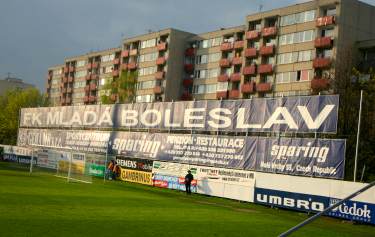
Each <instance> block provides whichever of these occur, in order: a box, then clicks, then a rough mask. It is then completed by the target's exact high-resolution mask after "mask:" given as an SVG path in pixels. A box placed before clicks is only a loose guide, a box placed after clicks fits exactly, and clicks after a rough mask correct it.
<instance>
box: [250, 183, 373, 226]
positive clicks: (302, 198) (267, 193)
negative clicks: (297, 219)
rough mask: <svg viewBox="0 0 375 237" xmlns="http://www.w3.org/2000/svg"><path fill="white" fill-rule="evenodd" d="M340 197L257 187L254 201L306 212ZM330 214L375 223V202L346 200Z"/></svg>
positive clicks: (331, 202) (319, 207)
mask: <svg viewBox="0 0 375 237" xmlns="http://www.w3.org/2000/svg"><path fill="white" fill-rule="evenodd" d="M338 200H339V199H336V198H330V197H324V196H317V195H311V194H302V193H292V192H285V191H278V190H271V189H263V188H255V190H254V202H255V203H258V204H263V205H268V206H275V207H281V208H286V209H293V210H297V211H304V212H320V211H323V210H324V209H325V208H327V207H329V206H330V205H333V204H334V203H336V202H337V201H338ZM327 215H328V216H332V217H337V218H342V219H347V220H353V221H358V222H364V223H370V224H375V204H372V203H363V202H357V201H346V202H345V203H343V204H342V205H340V206H339V207H337V208H335V209H333V210H332V211H330V212H329V213H328V214H327Z"/></svg>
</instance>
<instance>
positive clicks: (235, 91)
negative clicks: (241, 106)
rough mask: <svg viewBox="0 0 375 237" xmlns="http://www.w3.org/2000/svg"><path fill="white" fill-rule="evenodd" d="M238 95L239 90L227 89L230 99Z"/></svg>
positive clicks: (236, 97)
mask: <svg viewBox="0 0 375 237" xmlns="http://www.w3.org/2000/svg"><path fill="white" fill-rule="evenodd" d="M239 97H240V91H239V90H230V91H229V98H230V99H238V98H239Z"/></svg>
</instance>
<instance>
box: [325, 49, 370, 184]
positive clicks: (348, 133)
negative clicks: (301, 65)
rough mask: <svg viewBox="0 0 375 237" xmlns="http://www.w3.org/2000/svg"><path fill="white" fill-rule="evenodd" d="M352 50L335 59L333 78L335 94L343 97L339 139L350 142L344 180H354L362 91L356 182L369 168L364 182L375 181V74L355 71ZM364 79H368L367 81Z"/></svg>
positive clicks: (332, 84)
mask: <svg viewBox="0 0 375 237" xmlns="http://www.w3.org/2000/svg"><path fill="white" fill-rule="evenodd" d="M352 52H353V50H351V49H347V50H346V51H345V52H343V53H342V55H341V57H339V58H337V59H336V62H335V71H334V74H332V75H330V84H331V88H332V90H333V93H335V94H339V95H340V109H339V121H338V136H339V137H340V138H345V139H347V143H346V144H347V146H346V164H345V179H347V180H353V175H354V172H353V171H354V160H355V149H356V139H357V126H358V113H359V101H360V91H361V90H363V91H364V98H363V107H362V120H361V133H360V144H359V153H358V170H357V174H358V177H357V180H359V179H360V175H361V171H362V168H363V167H366V172H365V176H364V180H365V181H366V180H367V181H370V180H375V146H374V144H375V126H374V122H375V121H374V118H375V106H374V105H375V72H374V71H373V70H372V69H371V70H370V71H368V72H363V71H362V72H361V71H360V70H358V69H357V68H356V67H355V64H356V61H355V57H354V56H353V53H352ZM364 75H367V76H366V77H365V76H364Z"/></svg>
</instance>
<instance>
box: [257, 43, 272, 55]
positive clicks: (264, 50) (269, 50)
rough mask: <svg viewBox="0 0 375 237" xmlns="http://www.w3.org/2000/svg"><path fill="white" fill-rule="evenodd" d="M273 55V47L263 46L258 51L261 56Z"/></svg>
mask: <svg viewBox="0 0 375 237" xmlns="http://www.w3.org/2000/svg"><path fill="white" fill-rule="evenodd" d="M274 53H275V46H274V45H271V46H263V47H261V48H260V50H259V54H260V55H262V56H268V55H273V54H274Z"/></svg>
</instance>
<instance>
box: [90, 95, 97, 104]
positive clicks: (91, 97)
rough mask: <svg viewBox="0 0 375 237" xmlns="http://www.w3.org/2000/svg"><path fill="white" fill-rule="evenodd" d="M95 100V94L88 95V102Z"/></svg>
mask: <svg viewBox="0 0 375 237" xmlns="http://www.w3.org/2000/svg"><path fill="white" fill-rule="evenodd" d="M95 101H96V96H94V95H91V96H90V97H89V102H91V103H92V102H95Z"/></svg>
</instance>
